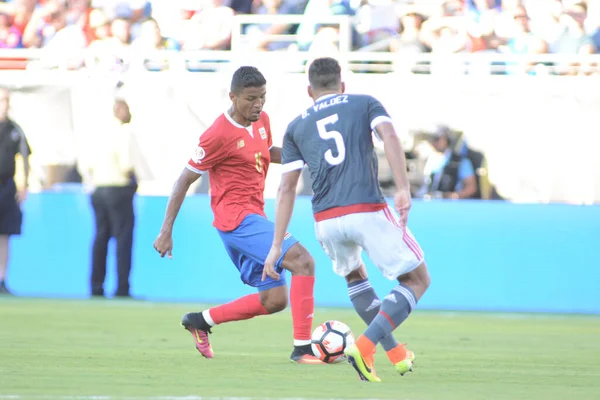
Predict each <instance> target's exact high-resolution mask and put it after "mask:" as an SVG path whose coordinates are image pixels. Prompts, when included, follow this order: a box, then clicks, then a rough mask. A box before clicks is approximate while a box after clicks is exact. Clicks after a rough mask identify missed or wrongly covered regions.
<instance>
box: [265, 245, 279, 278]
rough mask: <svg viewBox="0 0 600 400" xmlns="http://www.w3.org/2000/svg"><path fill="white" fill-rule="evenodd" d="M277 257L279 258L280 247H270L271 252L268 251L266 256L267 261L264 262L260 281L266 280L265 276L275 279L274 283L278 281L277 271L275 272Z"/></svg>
mask: <svg viewBox="0 0 600 400" xmlns="http://www.w3.org/2000/svg"><path fill="white" fill-rule="evenodd" d="M279 257H281V247H271V250H270V251H269V255H268V256H267V259H266V260H265V265H264V268H263V273H262V279H261V280H263V281H264V280H265V279H267V276H269V277H271V278H273V279H275V280H276V281H278V280H279V273H278V272H277V271H275V263H277V260H279Z"/></svg>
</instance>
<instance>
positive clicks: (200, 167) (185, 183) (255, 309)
mask: <svg viewBox="0 0 600 400" xmlns="http://www.w3.org/2000/svg"><path fill="white" fill-rule="evenodd" d="M266 83H267V82H266V80H265V78H264V76H263V75H262V73H261V72H260V71H259V70H258V69H256V68H254V67H241V68H239V69H238V70H237V71H236V72H235V73H234V75H233V78H232V81H231V92H230V93H229V98H230V99H231V102H232V105H231V107H230V108H229V110H227V111H226V112H224V113H223V114H222V115H220V116H219V117H218V118H217V119H216V120H215V122H214V123H213V124H212V126H210V127H209V128H208V129H207V130H206V131H205V132H204V133H203V134H202V135H201V136H200V141H199V143H198V147H196V149H195V151H194V154H193V156H192V158H191V159H190V160H189V162H188V164H187V166H186V168H184V170H183V171H182V172H181V175H180V176H179V178H178V179H177V181H176V182H175V185H174V187H173V191H172V193H171V196H170V197H169V202H168V204H167V210H166V213H165V217H164V221H163V224H162V228H161V230H160V233H159V235H158V237H157V238H156V240H155V241H154V248H155V249H156V250H157V251H158V253H159V254H160V256H161V257H164V256H165V255H168V256H169V257H171V250H172V248H173V239H172V231H173V224H174V222H175V218H176V217H177V213H178V212H179V209H180V207H181V204H182V203H183V200H184V198H185V195H186V193H187V191H188V189H189V187H190V185H191V184H192V183H193V182H194V181H196V180H197V179H198V178H199V177H200V176H201V175H202V174H204V173H206V172H210V190H211V207H212V210H213V213H214V223H213V225H214V227H215V228H217V232H218V233H219V236H220V237H221V239H222V241H223V244H224V245H225V249H226V250H227V253H228V254H229V257H230V258H231V261H233V263H234V264H235V266H236V268H237V269H238V270H239V272H240V277H241V279H242V281H243V282H244V283H245V284H247V285H250V286H252V287H255V288H257V289H258V293H255V294H251V295H247V296H244V297H241V298H239V299H237V300H234V301H232V302H230V303H227V304H223V305H220V306H217V307H213V308H210V309H207V310H204V311H202V312H196V313H188V314H186V315H184V316H183V320H182V322H181V323H182V325H183V326H184V327H185V328H186V329H187V330H188V331H190V332H191V334H192V336H193V337H194V340H195V342H196V348H197V349H198V351H199V352H200V353H201V354H202V355H203V356H204V357H206V358H212V357H213V356H214V353H213V350H212V347H211V345H210V343H209V340H208V335H207V334H208V333H211V328H212V327H213V326H215V325H218V324H222V323H225V322H231V321H241V320H245V319H249V318H253V317H256V316H258V315H266V314H272V313H276V312H278V311H281V310H283V309H285V307H286V306H287V303H288V294H287V293H288V289H287V283H286V279H285V275H284V274H283V273H281V275H280V276H279V277H278V279H274V278H270V277H267V279H262V271H263V263H264V260H265V259H266V257H267V254H268V253H269V249H270V246H271V242H272V241H273V235H274V231H275V226H274V224H273V222H271V221H269V220H268V219H267V218H266V216H265V212H264V197H263V192H264V188H265V177H266V176H267V171H268V169H269V164H270V163H271V162H276V163H281V148H279V147H274V146H273V143H272V137H271V127H270V124H269V117H268V115H267V114H266V113H265V112H263V111H262V108H263V105H264V104H265V97H266ZM275 267H276V269H277V270H278V272H283V270H284V269H285V270H288V271H290V272H291V274H292V279H291V289H290V301H291V308H292V320H293V328H294V329H293V330H294V349H293V351H292V354H291V356H290V359H291V360H292V361H294V362H296V363H300V364H320V363H322V362H321V361H320V360H319V359H318V358H317V357H315V356H314V355H313V354H312V350H311V348H310V335H311V331H312V321H313V311H314V297H313V287H314V282H315V277H314V268H315V266H314V260H313V258H312V256H311V255H310V254H309V253H308V251H307V250H306V249H305V248H304V247H303V246H302V245H301V244H300V243H299V242H298V240H296V239H295V238H294V237H293V236H291V235H290V234H287V235H286V236H285V240H284V241H283V246H282V255H281V257H280V258H279V259H278V260H277V262H276V266H275Z"/></svg>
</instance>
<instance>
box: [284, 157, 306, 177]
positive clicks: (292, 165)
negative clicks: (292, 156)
mask: <svg viewBox="0 0 600 400" xmlns="http://www.w3.org/2000/svg"><path fill="white" fill-rule="evenodd" d="M302 168H304V160H296V161H292V162H289V163H287V164H283V165H281V173H282V174H285V173H287V172H292V171H297V170H299V169H302Z"/></svg>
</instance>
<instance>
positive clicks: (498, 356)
mask: <svg viewBox="0 0 600 400" xmlns="http://www.w3.org/2000/svg"><path fill="white" fill-rule="evenodd" d="M201 308H202V307H201V306H199V305H190V304H157V303H150V302H141V301H119V300H89V301H71V300H40V299H19V298H7V297H4V298H0V399H3V400H5V399H11V400H21V399H23V400H25V399H57V400H66V399H83V400H113V399H121V398H130V399H134V398H135V399H140V400H141V399H150V398H154V399H159V398H160V399H165V400H169V399H171V400H177V399H184V397H183V396H189V397H188V398H187V399H188V400H193V399H199V398H203V399H204V398H230V399H231V398H233V397H238V398H239V397H244V398H272V399H283V398H286V399H291V398H295V399H302V398H304V399H308V398H320V399H326V398H336V399H343V398H348V399H358V398H363V399H367V398H368V399H411V400H418V399H422V400H428V399H432V400H466V399H468V400H470V399H485V400H491V399H507V400H509V399H510V400H513V399H527V400H537V399H540V400H541V399H544V400H545V399H563V398H567V399H578V400H579V399H599V398H600V318H599V317H591V316H589V317H588V316H562V315H529V314H527V315H525V314H482V313H436V312H426V311H420V312H416V313H414V314H413V315H412V316H411V317H410V318H409V320H408V321H407V322H406V323H405V324H404V325H403V326H402V327H401V328H400V329H399V330H398V331H397V332H396V336H397V337H398V338H399V340H400V341H402V342H408V344H409V348H411V349H412V350H414V351H415V352H416V354H417V360H416V365H415V370H414V373H412V374H410V375H408V376H404V377H400V376H397V375H395V374H394V370H393V368H392V367H391V365H390V364H389V362H388V361H387V359H386V358H385V354H384V353H383V352H382V351H380V352H378V358H377V359H376V360H377V361H376V362H377V364H376V366H377V372H378V374H379V376H380V377H381V378H382V379H383V383H381V384H374V383H364V382H360V381H358V378H357V376H356V374H355V373H354V370H353V369H352V367H350V365H349V364H347V363H341V364H336V365H324V366H310V365H294V364H291V363H290V362H289V361H288V356H289V353H290V351H291V340H292V332H291V316H290V314H289V312H284V313H281V314H278V315H274V316H268V317H260V318H256V319H254V320H250V321H244V322H237V323H231V324H228V325H223V326H219V327H217V328H216V329H214V334H213V335H212V336H211V339H212V343H213V348H214V349H215V353H216V356H215V358H214V359H212V360H206V359H204V358H202V357H201V356H200V355H199V354H198V353H197V352H196V351H195V349H194V345H193V340H192V338H191V336H190V335H189V334H188V333H187V332H186V331H185V330H184V329H183V328H182V327H181V326H180V325H179V320H180V317H181V316H182V315H183V314H184V313H185V312H187V311H191V310H197V309H201ZM315 315H316V319H315V323H317V322H322V321H323V320H326V319H339V320H341V321H344V322H346V323H347V324H348V325H350V327H351V328H352V329H353V330H354V332H355V333H356V334H358V333H360V332H361V331H362V330H363V327H364V324H363V323H362V322H361V321H360V320H359V319H358V317H357V316H356V315H355V314H354V312H353V310H351V309H318V310H317V312H316V313H315ZM95 396H106V397H95ZM184 400H185V399H184Z"/></svg>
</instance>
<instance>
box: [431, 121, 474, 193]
mask: <svg viewBox="0 0 600 400" xmlns="http://www.w3.org/2000/svg"><path fill="white" fill-rule="evenodd" d="M430 143H431V145H432V147H433V148H434V149H435V150H436V153H434V154H432V155H431V156H430V157H429V159H428V160H427V164H426V165H425V175H426V179H425V180H426V185H425V186H424V189H425V190H426V193H425V194H424V196H427V195H428V196H431V197H442V198H447V199H472V198H481V193H480V192H479V189H478V186H477V177H476V175H475V169H474V167H473V163H472V162H471V160H469V158H467V157H465V156H464V154H462V153H461V152H460V151H455V149H454V148H453V141H452V136H451V130H450V128H448V127H447V126H445V125H440V126H438V127H437V128H436V130H435V131H434V132H433V133H432V134H431V135H430Z"/></svg>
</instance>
